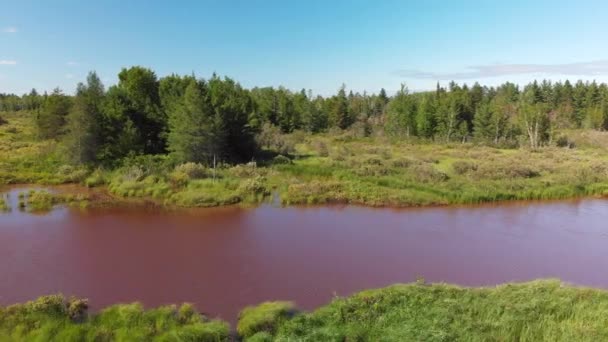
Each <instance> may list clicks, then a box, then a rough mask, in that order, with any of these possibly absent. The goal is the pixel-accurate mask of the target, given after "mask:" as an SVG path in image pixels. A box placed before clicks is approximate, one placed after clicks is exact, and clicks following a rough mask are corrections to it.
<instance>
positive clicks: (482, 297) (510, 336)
mask: <svg viewBox="0 0 608 342" xmlns="http://www.w3.org/2000/svg"><path fill="white" fill-rule="evenodd" d="M606 339H608V292H606V291H602V290H593V289H586V288H575V287H571V286H567V285H565V284H563V283H560V282H559V281H554V280H543V281H534V282H530V283H523V284H506V285H500V286H497V287H495V288H462V287H457V286H451V285H445V284H435V285H426V284H424V283H422V282H417V283H415V284H407V285H395V286H391V287H387V288H384V289H378V290H368V291H363V292H360V293H358V294H356V295H354V296H351V297H347V298H337V299H335V300H334V301H332V302H331V303H330V304H329V305H326V306H324V307H322V308H320V309H318V310H316V311H314V312H312V313H308V314H301V315H297V316H295V317H294V318H292V319H290V320H286V321H284V322H283V323H282V324H280V326H279V327H278V329H277V332H276V333H275V334H274V335H273V336H272V339H270V340H272V341H601V340H606Z"/></svg>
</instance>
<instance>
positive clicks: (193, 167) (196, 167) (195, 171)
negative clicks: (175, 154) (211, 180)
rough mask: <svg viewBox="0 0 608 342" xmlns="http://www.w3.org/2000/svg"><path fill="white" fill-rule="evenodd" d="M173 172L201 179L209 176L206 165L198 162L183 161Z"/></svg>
mask: <svg viewBox="0 0 608 342" xmlns="http://www.w3.org/2000/svg"><path fill="white" fill-rule="evenodd" d="M174 172H178V173H183V174H185V175H186V176H187V177H188V178H189V179H201V178H207V177H209V172H208V170H207V168H206V167H204V166H203V165H201V164H199V163H184V164H180V165H178V166H176V167H175V169H174Z"/></svg>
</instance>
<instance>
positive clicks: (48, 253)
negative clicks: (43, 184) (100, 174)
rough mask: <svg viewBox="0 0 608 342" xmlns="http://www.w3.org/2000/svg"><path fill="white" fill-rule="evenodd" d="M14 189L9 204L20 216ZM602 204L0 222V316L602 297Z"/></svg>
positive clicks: (76, 213) (95, 215)
mask: <svg viewBox="0 0 608 342" xmlns="http://www.w3.org/2000/svg"><path fill="white" fill-rule="evenodd" d="M17 193H18V191H17V190H14V191H12V192H11V193H10V201H11V202H12V206H13V208H16V207H17V205H16V204H17V203H16V202H17ZM607 222H608V201H606V200H593V199H589V200H577V201H566V202H548V203H515V204H500V205H484V206H476V207H451V208H425V209H399V210H397V209H373V208H362V207H351V206H330V207H315V208H302V207H298V208H277V207H273V206H268V205H267V206H262V207H259V208H255V209H241V208H220V209H205V210H198V211H188V212H173V213H167V212H165V213H163V212H159V211H158V210H135V209H125V210H117V209H104V210H90V211H80V210H76V209H67V208H58V209H55V210H53V211H52V212H50V213H47V214H30V213H26V212H20V211H18V210H16V209H13V210H12V211H11V212H9V213H4V214H0V279H1V280H2V281H0V304H1V305H6V304H12V303H15V302H22V301H26V300H29V299H32V298H35V297H38V296H40V295H44V294H49V293H57V292H62V293H64V294H66V295H77V296H82V297H87V298H89V299H90V301H91V304H92V306H93V309H95V308H100V307H103V306H107V305H110V304H114V303H118V302H132V301H141V302H143V303H144V304H145V305H146V306H148V307H150V306H157V305H161V304H168V303H178V302H192V303H195V304H196V306H197V307H198V308H199V309H200V310H201V311H203V312H206V313H208V314H209V315H211V316H219V317H221V318H224V319H227V320H229V321H234V319H235V317H236V314H237V312H238V311H239V310H240V309H242V308H243V307H244V306H246V305H250V304H256V303H259V302H262V301H266V300H293V301H295V302H296V303H297V305H298V306H299V307H301V308H304V309H312V308H315V307H317V306H320V305H322V304H325V303H327V302H328V301H329V300H330V299H331V298H332V296H334V295H341V296H342V295H348V294H351V293H352V292H354V291H358V290H361V289H365V288H374V287H382V286H386V285H390V284H393V283H398V282H410V281H413V280H415V279H416V278H417V277H424V278H425V279H426V280H427V281H432V282H439V281H445V282H450V283H457V284H462V285H493V284H498V283H503V282H508V281H525V280H531V279H535V278H546V277H555V278H560V279H562V280H564V281H568V282H572V283H576V284H581V285H589V286H595V287H605V288H608V272H606V269H608V224H607Z"/></svg>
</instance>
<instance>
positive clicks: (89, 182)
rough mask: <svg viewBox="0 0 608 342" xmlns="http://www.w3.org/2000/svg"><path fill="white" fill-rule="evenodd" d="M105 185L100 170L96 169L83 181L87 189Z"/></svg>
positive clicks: (104, 179)
mask: <svg viewBox="0 0 608 342" xmlns="http://www.w3.org/2000/svg"><path fill="white" fill-rule="evenodd" d="M104 184H106V178H105V176H104V173H103V171H102V170H100V169H97V170H95V171H93V173H92V174H91V175H90V176H89V177H87V178H86V179H85V180H84V185H85V186H86V187H88V188H94V187H96V186H100V185H104Z"/></svg>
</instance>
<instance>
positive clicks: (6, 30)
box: [2, 26, 19, 33]
mask: <svg viewBox="0 0 608 342" xmlns="http://www.w3.org/2000/svg"><path fill="white" fill-rule="evenodd" d="M2 32H4V33H17V32H19V30H17V28H16V27H14V26H9V27H5V28H4V29H2Z"/></svg>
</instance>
